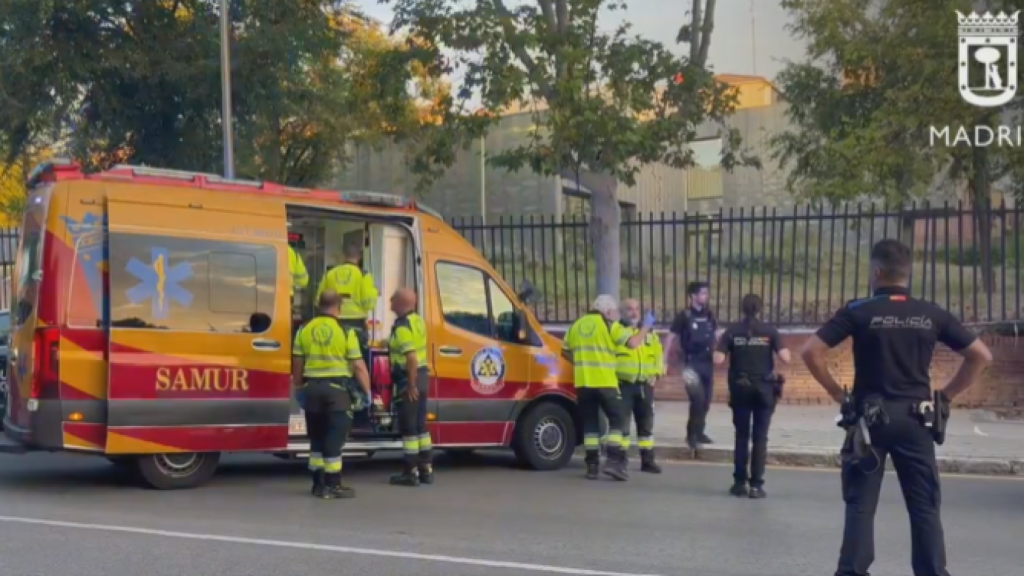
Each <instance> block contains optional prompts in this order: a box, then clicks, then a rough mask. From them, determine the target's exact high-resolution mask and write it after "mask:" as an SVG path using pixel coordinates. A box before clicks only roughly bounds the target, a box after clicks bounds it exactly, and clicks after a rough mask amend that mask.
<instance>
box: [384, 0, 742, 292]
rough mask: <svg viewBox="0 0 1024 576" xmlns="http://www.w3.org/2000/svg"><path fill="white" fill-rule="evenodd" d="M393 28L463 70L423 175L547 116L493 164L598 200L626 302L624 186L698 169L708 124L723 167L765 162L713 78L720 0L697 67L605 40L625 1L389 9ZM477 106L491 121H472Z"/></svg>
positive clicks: (688, 31)
mask: <svg viewBox="0 0 1024 576" xmlns="http://www.w3.org/2000/svg"><path fill="white" fill-rule="evenodd" d="M384 1H385V2H386V3H389V4H392V5H393V6H394V9H395V15H396V18H395V22H394V23H393V26H395V27H400V28H407V29H409V30H412V31H413V33H414V34H415V35H416V36H418V37H421V38H424V39H426V40H427V41H428V43H429V46H431V47H433V48H432V49H430V48H428V49H425V50H423V51H421V54H420V55H419V56H420V57H421V58H425V59H426V61H427V62H429V65H430V66H432V67H434V68H436V69H437V70H441V71H445V72H448V73H451V72H454V71H455V70H458V71H459V73H458V74H457V76H461V77H462V79H461V83H460V84H459V85H458V86H457V87H456V88H455V94H456V97H455V99H454V100H453V102H452V107H451V109H450V110H449V112H447V113H446V114H445V116H444V119H443V122H442V123H441V125H439V126H437V127H436V129H434V130H432V131H430V132H429V133H426V134H420V135H418V138H419V139H420V144H421V145H420V148H419V149H418V154H417V155H416V158H415V162H414V165H413V169H414V170H416V171H418V172H420V173H421V174H425V175H427V176H428V177H430V176H435V175H436V174H437V173H438V170H440V169H443V168H444V167H445V166H449V165H450V164H451V162H452V160H453V150H455V149H457V148H459V147H467V146H468V145H469V144H470V142H471V141H472V140H473V139H474V138H476V137H478V136H479V135H480V134H481V133H482V132H483V131H485V130H487V129H488V128H489V127H490V126H492V125H494V124H495V123H496V122H497V121H498V120H499V119H500V116H501V114H502V113H503V111H505V110H506V109H508V108H509V107H510V106H513V105H518V106H520V107H522V108H525V109H534V110H538V112H536V113H535V118H534V122H535V124H536V125H537V126H538V130H536V132H535V135H534V137H533V138H532V140H531V141H530V142H529V143H528V144H525V145H523V146H519V147H516V148H513V149H510V150H505V151H502V152H500V153H496V154H493V155H491V156H490V157H489V159H488V161H489V162H490V163H491V164H492V165H496V166H499V167H503V168H506V169H509V170H512V171H518V170H521V169H529V170H532V171H534V172H536V173H541V174H545V175H565V176H569V177H571V178H576V179H578V180H579V181H580V183H581V184H582V185H583V186H584V187H586V188H588V189H590V190H591V191H592V193H593V194H592V197H591V198H590V206H591V211H590V233H591V241H592V243H593V245H594V255H595V262H596V274H597V290H598V292H600V293H607V294H613V295H618V293H619V278H620V273H621V260H620V257H619V247H620V242H619V232H620V228H621V226H620V225H621V214H620V211H619V204H618V201H617V187H618V185H619V184H620V183H622V184H626V185H632V184H633V183H634V181H635V178H636V176H637V174H638V173H639V171H640V170H641V169H642V167H643V166H644V165H646V164H650V163H655V162H663V163H666V164H668V165H671V166H675V167H680V168H685V167H689V166H692V165H693V155H692V152H691V151H690V150H689V149H688V147H687V143H688V142H690V141H692V140H693V139H694V138H695V136H696V134H697V132H696V130H697V127H698V126H699V125H701V124H702V123H704V122H705V121H711V122H718V123H720V124H721V125H722V133H723V140H724V141H726V142H729V143H730V144H731V146H727V147H726V151H725V152H724V154H723V158H722V163H723V165H724V166H725V167H726V168H731V167H733V166H734V165H736V164H737V163H740V162H743V163H755V159H753V158H750V157H747V156H745V155H743V154H741V153H740V152H741V151H740V150H739V148H738V145H739V139H738V136H737V134H736V132H735V131H733V130H729V129H728V128H726V127H725V124H724V122H725V119H726V117H727V116H728V114H729V113H730V112H731V111H732V109H733V107H734V105H735V98H736V97H735V93H734V92H732V91H731V90H730V89H728V88H727V87H725V86H724V85H721V84H719V83H717V82H716V81H715V80H714V77H713V75H712V74H711V72H710V71H708V70H707V68H706V66H705V64H706V60H707V53H708V47H709V45H710V40H711V34H712V31H713V21H714V19H713V16H714V7H715V2H714V0H709V1H707V2H704V1H701V0H698V1H697V2H696V3H695V5H696V9H695V10H693V11H692V13H691V15H690V16H691V21H690V23H689V24H688V25H686V26H684V27H683V30H682V31H681V33H680V41H688V42H691V50H690V54H689V56H677V55H676V54H674V53H673V52H672V51H671V50H670V49H669V48H668V47H666V46H664V45H662V44H661V43H658V42H654V41H651V40H648V39H645V38H642V37H639V36H637V35H634V34H633V33H632V31H631V29H630V26H629V24H623V25H621V26H619V27H618V28H616V29H615V30H614V31H612V32H606V31H604V30H603V29H602V26H601V24H600V22H599V13H600V12H602V11H611V12H621V11H624V10H626V3H625V2H623V1H620V0H536V1H535V2H530V3H527V4H520V5H518V6H509V5H507V4H506V3H505V2H504V1H503V0H473V1H472V2H456V1H444V0H384ZM474 99H478V100H479V102H480V104H481V108H482V109H481V110H480V111H478V113H476V114H467V113H466V110H467V108H468V104H467V103H468V102H469V101H471V100H474Z"/></svg>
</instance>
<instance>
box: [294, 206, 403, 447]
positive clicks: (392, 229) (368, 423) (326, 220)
mask: <svg viewBox="0 0 1024 576" xmlns="http://www.w3.org/2000/svg"><path fill="white" fill-rule="evenodd" d="M411 224H412V219H411V218H394V217H392V218H386V217H381V218H373V217H372V216H371V217H369V218H368V217H367V216H366V215H364V214H353V213H343V212H334V211H327V210H317V209H310V208H299V207H293V206H289V207H288V241H289V244H290V245H291V246H292V248H293V249H294V250H295V252H296V253H297V254H298V255H299V256H300V257H301V258H302V260H303V262H304V263H305V265H306V271H307V272H308V273H309V284H308V285H307V286H306V288H305V289H302V290H298V289H297V290H296V291H295V298H294V299H293V318H294V321H295V322H296V323H298V322H303V321H306V320H308V319H310V318H312V317H313V315H314V314H315V306H316V302H315V299H316V293H317V288H318V287H319V285H320V280H321V279H322V278H323V277H324V274H326V273H327V271H328V270H330V269H331V268H333V267H335V266H337V265H339V264H341V263H342V262H344V252H345V248H346V247H347V246H350V245H357V246H361V247H362V253H363V270H365V271H368V272H369V273H370V274H372V275H373V281H374V285H375V286H376V287H377V292H378V293H379V295H380V296H379V298H378V299H377V307H376V309H375V310H373V312H372V313H371V314H370V317H369V318H368V321H369V322H368V328H367V330H368V336H369V340H370V349H371V351H370V365H369V366H367V369H368V370H369V372H370V381H371V386H372V389H373V395H374V398H375V399H376V400H378V402H375V403H373V404H371V406H370V407H369V408H368V409H367V410H364V411H362V412H361V413H357V414H356V419H355V425H354V427H353V430H352V436H353V438H356V437H360V436H361V437H367V436H370V437H377V438H379V437H381V436H397V428H396V426H397V421H396V419H395V418H394V416H393V414H392V410H391V396H392V390H391V374H390V369H389V368H390V367H389V365H388V357H387V340H388V336H389V335H390V333H391V326H392V324H394V321H395V314H394V313H393V312H391V309H390V308H391V307H390V297H391V294H393V293H394V292H395V290H397V289H398V288H400V287H411V288H414V289H416V290H417V292H421V291H420V289H419V287H420V280H419V278H420V276H419V274H418V270H417V267H416V249H415V244H414V242H415V241H414V239H413V236H412V233H411V228H410V226H411ZM420 304H421V306H422V301H421V303H420ZM291 429H292V434H293V435H295V436H305V421H304V419H303V418H302V411H301V409H300V408H299V405H298V403H297V402H294V400H293V407H292V426H291Z"/></svg>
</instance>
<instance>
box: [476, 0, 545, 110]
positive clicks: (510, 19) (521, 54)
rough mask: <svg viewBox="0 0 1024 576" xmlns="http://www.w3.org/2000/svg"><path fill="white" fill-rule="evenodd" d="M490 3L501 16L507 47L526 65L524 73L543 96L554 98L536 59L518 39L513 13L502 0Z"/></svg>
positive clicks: (492, 0) (494, 0) (493, 0)
mask: <svg viewBox="0 0 1024 576" xmlns="http://www.w3.org/2000/svg"><path fill="white" fill-rule="evenodd" d="M491 5H492V6H493V7H494V10H495V11H497V13H498V16H499V17H500V18H501V28H502V30H503V31H504V32H505V37H506V39H507V41H508V44H509V47H511V48H512V52H513V53H514V54H515V55H516V58H519V61H520V62H522V63H523V66H525V67H526V73H527V74H528V75H529V76H530V78H531V79H532V80H533V81H534V82H535V83H536V84H537V86H538V87H540V90H541V92H542V93H543V94H544V97H545V98H546V99H548V100H551V99H553V98H554V95H555V93H554V91H553V90H552V89H551V84H550V83H548V81H547V80H545V79H544V78H543V76H542V75H541V74H540V68H539V67H538V66H537V61H536V60H534V59H533V57H532V56H530V53H529V52H527V51H526V47H525V46H523V43H522V42H521V41H520V40H519V31H518V30H516V26H515V15H514V14H512V12H511V11H510V10H509V9H508V8H507V7H506V6H505V3H504V2H502V0H491Z"/></svg>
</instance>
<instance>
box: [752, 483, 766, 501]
mask: <svg viewBox="0 0 1024 576" xmlns="http://www.w3.org/2000/svg"><path fill="white" fill-rule="evenodd" d="M750 497H751V498H753V499H755V500H760V499H761V498H767V497H768V493H767V492H765V491H764V488H761V487H760V486H751V487H750Z"/></svg>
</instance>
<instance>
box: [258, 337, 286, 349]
mask: <svg viewBox="0 0 1024 576" xmlns="http://www.w3.org/2000/svg"><path fill="white" fill-rule="evenodd" d="M252 348H253V350H259V351H260V352H273V351H274V350H280V349H281V343H280V342H278V341H277V340H267V339H265V338H257V339H255V340H253V341H252Z"/></svg>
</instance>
